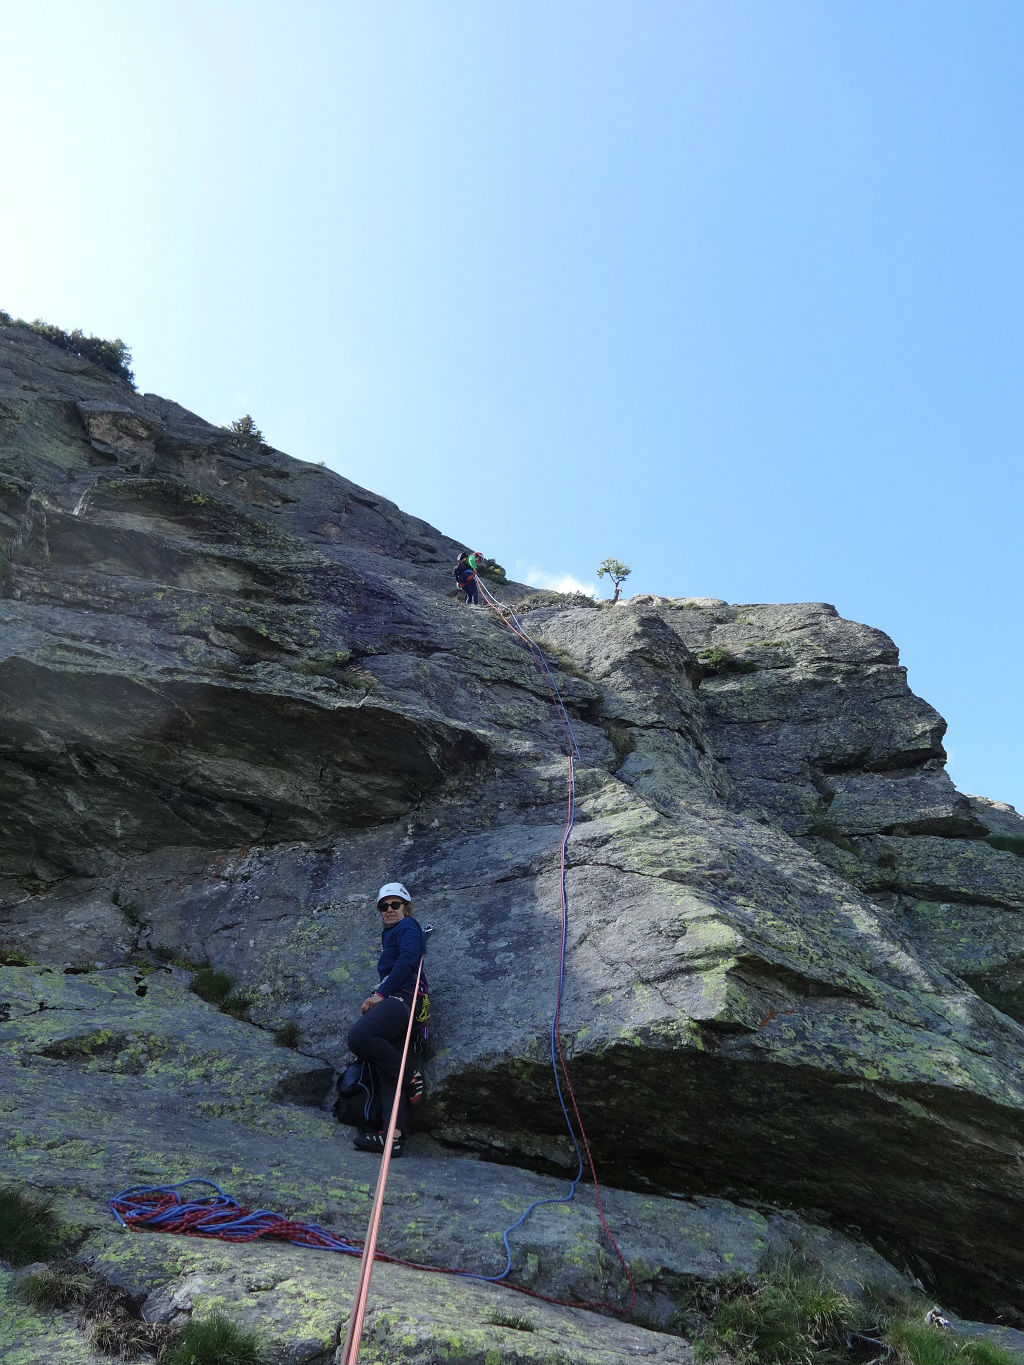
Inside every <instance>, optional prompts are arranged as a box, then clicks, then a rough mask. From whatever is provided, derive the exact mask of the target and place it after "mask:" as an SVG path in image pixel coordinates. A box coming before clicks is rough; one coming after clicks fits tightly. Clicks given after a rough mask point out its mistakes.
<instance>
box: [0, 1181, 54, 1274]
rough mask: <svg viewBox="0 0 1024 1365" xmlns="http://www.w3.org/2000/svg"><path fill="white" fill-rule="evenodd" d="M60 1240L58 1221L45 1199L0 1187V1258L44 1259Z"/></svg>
mask: <svg viewBox="0 0 1024 1365" xmlns="http://www.w3.org/2000/svg"><path fill="white" fill-rule="evenodd" d="M60 1242H61V1231H60V1223H59V1222H58V1220H57V1216H56V1214H55V1213H54V1212H53V1208H52V1206H51V1204H50V1201H49V1200H48V1199H43V1198H40V1197H39V1196H38V1195H35V1194H27V1193H26V1192H24V1191H23V1190H16V1189H14V1188H13V1186H10V1185H7V1186H4V1187H0V1260H4V1261H7V1262H8V1263H9V1264H10V1265H29V1264H31V1262H32V1261H44V1260H46V1258H47V1257H48V1256H49V1255H50V1254H51V1253H52V1252H53V1251H54V1250H55V1249H56V1248H57V1247H58V1246H59V1245H60Z"/></svg>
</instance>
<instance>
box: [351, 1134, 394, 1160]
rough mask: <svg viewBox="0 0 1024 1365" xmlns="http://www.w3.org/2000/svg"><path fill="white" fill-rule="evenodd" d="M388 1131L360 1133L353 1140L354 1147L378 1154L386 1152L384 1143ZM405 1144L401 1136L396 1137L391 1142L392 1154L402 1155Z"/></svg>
mask: <svg viewBox="0 0 1024 1365" xmlns="http://www.w3.org/2000/svg"><path fill="white" fill-rule="evenodd" d="M386 1139H387V1133H360V1134H359V1136H358V1137H357V1138H355V1139H354V1140H353V1142H352V1146H353V1147H357V1148H358V1149H359V1151H361V1152H376V1153H377V1155H378V1156H382V1155H383V1154H384V1143H385V1140H386ZM403 1150H404V1144H403V1142H402V1139H401V1138H400V1137H396V1138H394V1139H393V1140H392V1143H391V1155H392V1156H393V1157H396V1156H401V1155H402V1151H403Z"/></svg>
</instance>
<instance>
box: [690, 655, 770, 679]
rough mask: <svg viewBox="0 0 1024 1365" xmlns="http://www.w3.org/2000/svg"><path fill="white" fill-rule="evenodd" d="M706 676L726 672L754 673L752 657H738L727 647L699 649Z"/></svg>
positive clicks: (698, 656)
mask: <svg viewBox="0 0 1024 1365" xmlns="http://www.w3.org/2000/svg"><path fill="white" fill-rule="evenodd" d="M697 658H698V659H699V660H700V661H701V665H702V667H703V669H704V674H705V676H706V677H711V678H720V677H723V676H724V675H725V674H727V673H756V672H757V664H756V663H755V662H754V660H753V659H740V658H738V657H737V656H736V655H735V654H732V653H730V652H729V650H727V649H701V650H698V652H697Z"/></svg>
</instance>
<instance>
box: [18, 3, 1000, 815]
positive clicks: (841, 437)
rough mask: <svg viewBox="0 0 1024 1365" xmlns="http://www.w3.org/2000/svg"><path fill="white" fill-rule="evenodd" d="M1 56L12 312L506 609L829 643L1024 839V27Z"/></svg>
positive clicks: (236, 31)
mask: <svg viewBox="0 0 1024 1365" xmlns="http://www.w3.org/2000/svg"><path fill="white" fill-rule="evenodd" d="M4 26H5V47H6V50H7V53H8V59H7V62H6V63H5V102H6V107H7V109H8V111H9V114H10V112H11V111H16V112H17V120H16V126H17V133H16V134H14V135H12V134H11V133H10V132H9V135H8V137H7V139H5V148H4V158H3V161H4V166H3V178H4V205H3V209H2V211H0V307H2V308H6V309H7V310H8V311H10V312H13V313H16V314H20V315H23V316H27V317H37V316H39V317H43V318H45V319H47V320H48V321H52V322H56V323H58V324H60V325H62V326H64V327H68V328H71V327H76V326H79V327H82V328H83V329H85V330H86V331H90V332H95V333H96V334H98V335H102V336H115V335H118V336H121V337H123V338H124V339H125V340H126V341H127V342H128V344H129V345H130V346H131V348H132V351H133V354H134V365H135V372H136V377H137V379H138V382H139V386H140V388H142V389H145V390H150V391H155V392H158V393H161V394H164V395H165V396H167V397H171V398H175V399H176V400H177V401H179V402H181V403H184V404H185V405H186V406H188V407H190V408H193V409H194V410H195V411H197V412H199V413H201V414H202V415H203V416H205V417H207V418H209V419H210V420H212V421H215V422H227V421H229V420H231V419H232V418H234V417H237V416H240V415H241V414H242V413H245V412H250V413H251V414H252V415H253V417H254V418H255V419H256V421H257V423H258V424H259V425H260V427H261V428H262V429H263V431H264V433H265V434H266V436H267V438H268V439H269V440H270V441H272V442H273V444H275V445H277V446H279V447H280V448H281V449H283V450H286V451H288V452H289V453H291V454H293V455H296V456H298V457H299V458H302V459H310V460H319V459H322V460H324V461H326V463H327V464H328V465H330V466H331V467H333V468H335V469H338V470H339V471H340V472H342V473H343V474H345V475H346V476H347V477H349V478H352V479H355V480H356V481H358V482H359V483H362V484H365V485H367V486H369V487H371V488H373V489H375V490H377V491H378V492H381V493H383V494H385V495H386V496H388V497H390V498H392V499H394V500H395V501H396V502H398V503H399V504H400V505H401V506H402V507H404V508H405V509H406V510H408V511H410V512H413V513H416V514H417V515H419V516H423V517H425V518H427V520H429V521H431V522H433V523H434V524H435V525H437V526H439V527H440V528H441V529H443V530H444V531H446V532H447V533H449V534H450V535H453V536H455V537H457V538H465V539H467V540H471V541H473V542H475V543H476V544H478V545H479V546H480V547H481V548H482V549H484V550H485V552H487V553H489V554H491V555H493V556H494V557H495V558H497V559H498V560H499V561H500V562H501V563H502V564H504V565H505V567H506V568H507V569H508V570H509V571H510V572H511V573H513V574H514V575H515V576H517V577H521V578H526V577H527V576H529V575H531V574H533V575H534V577H535V578H536V579H537V581H555V580H558V579H561V578H562V577H565V576H568V577H570V578H573V579H575V580H577V581H580V582H582V583H585V584H586V583H593V582H594V581H595V579H594V569H595V567H596V565H597V564H598V563H599V562H600V560H601V559H603V558H604V557H605V556H606V555H609V554H610V555H614V556H616V557H618V558H620V559H624V560H626V561H628V562H629V563H630V564H631V565H632V566H633V575H632V577H631V578H630V580H629V582H628V584H627V587H628V588H629V589H631V590H632V591H635V592H658V593H664V594H668V595H672V596H677V595H706V596H714V597H724V598H727V599H728V600H730V601H737V602H752V601H804V600H815V601H817V600H824V601H828V602H832V603H834V604H835V606H836V607H837V608H838V609H839V611H840V612H841V613H842V614H843V615H844V616H848V617H852V618H853V619H856V620H860V621H866V622H868V623H870V624H872V625H875V626H879V627H881V628H882V629H884V630H886V631H888V632H889V633H890V634H891V635H892V636H893V638H894V639H895V640H896V642H897V644H898V645H899V646H900V649H901V652H902V657H903V662H904V663H905V664H906V665H907V667H908V669H909V676H910V682H911V685H912V686H913V687H914V689H915V690H916V691H917V692H919V693H920V694H921V695H922V696H924V697H926V698H927V699H928V700H929V701H930V702H932V703H933V704H934V705H935V706H937V707H938V709H939V710H940V711H941V712H942V713H943V715H945V716H946V718H947V720H948V721H949V723H950V729H949V733H948V735H947V747H948V749H949V752H950V771H951V772H952V774H953V777H954V779H955V780H956V781H957V783H958V785H959V786H960V787H961V788H962V789H963V790H966V791H969V792H974V793H979V794H985V795H988V796H992V797H995V798H997V799H1000V800H1006V801H1011V802H1013V803H1014V804H1016V805H1017V806H1018V807H1020V808H1021V809H1024V776H1022V770H1024V738H1022V727H1021V725H1020V719H1019V717H1020V700H1019V692H1020V687H1019V683H1018V678H1019V676H1020V673H1021V665H1022V658H1021V655H1022V643H1021V630H1020V620H1019V618H1020V610H1019V605H1018V602H1019V584H1020V580H1021V567H1022V565H1021V559H1022V553H1021V536H1020V530H1019V523H1020V518H1021V506H1022V496H1021V495H1022V491H1024V489H1022V483H1024V476H1022V472H1021V461H1020V450H1021V436H1022V425H1024V415H1022V410H1021V400H1020V392H1021V383H1020V380H1021V370H1022V360H1024V307H1022V303H1024V299H1022V293H1024V277H1022V272H1021V243H1022V241H1024V221H1022V220H1024V190H1022V185H1024V180H1022V176H1021V147H1022V124H1024V96H1022V93H1021V92H1022V82H1021V79H1020V69H1021V59H1022V47H1024V42H1022V40H1024V9H1022V7H1021V6H1020V5H1019V4H1018V3H1016V0H1014V3H1003V2H1002V0H985V3H983V4H967V3H963V2H962V0H958V2H957V3H955V4H954V3H944V2H943V0H928V3H914V0H907V2H905V3H900V4H897V5H894V4H892V3H891V2H887V3H878V2H876V0H856V3H854V0H848V2H846V3H841V2H840V0H820V3H811V2H810V0H732V2H731V3H730V0H709V2H708V3H703V2H693V3H689V2H687V0H671V3H662V2H661V0H628V3H627V2H626V0H623V2H622V3H616V4H609V3H601V0H586V3H584V2H583V0H579V3H560V2H559V0H516V3H515V4H512V3H499V0H494V2H493V3H486V2H485V0H474V2H473V3H461V0H446V2H445V3H414V0H407V2H406V3H401V4H399V3H390V2H389V0H374V3H369V2H368V0H367V2H366V3H363V4H360V5H354V4H348V3H343V2H340V3H319V2H317V0H306V2H305V3H303V0H299V3H295V4H292V5H291V6H289V7H287V8H286V7H285V6H282V5H281V4H279V3H274V4H269V3H262V0H246V3H240V2H239V3H229V2H228V0H222V2H221V3H218V2H217V0H208V2H207V3H199V2H198V0H176V3H174V4H167V3H163V0H147V3H146V4H145V5H140V4H138V3H136V0H131V2H130V3H129V2H128V0H124V2H123V3H113V2H112V0H90V3H89V4H88V5H83V4H81V3H80V0H74V3H65V2H64V0H39V3H37V4H35V5H33V6H17V7H14V6H11V7H9V11H8V12H7V13H6V14H5V19H4ZM9 121H10V120H9ZM13 126H14V125H13V124H12V127H13Z"/></svg>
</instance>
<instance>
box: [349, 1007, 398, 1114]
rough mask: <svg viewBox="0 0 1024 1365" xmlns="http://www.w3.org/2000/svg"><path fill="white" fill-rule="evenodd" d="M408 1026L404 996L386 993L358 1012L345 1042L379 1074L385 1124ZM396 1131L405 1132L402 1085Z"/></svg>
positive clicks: (392, 1101) (396, 1081)
mask: <svg viewBox="0 0 1024 1365" xmlns="http://www.w3.org/2000/svg"><path fill="white" fill-rule="evenodd" d="M408 1027H409V1006H408V1005H407V1004H406V1003H405V1001H404V1000H398V999H397V998H396V997H395V996H388V998H387V999H386V1000H382V1001H381V1002H380V1004H379V1005H374V1007H373V1009H372V1010H367V1011H366V1013H365V1014H362V1015H360V1016H359V1018H358V1019H357V1020H356V1022H355V1023H354V1024H353V1025H352V1027H351V1028H350V1029H349V1031H348V1045H349V1047H350V1048H351V1049H352V1051H353V1052H354V1053H355V1055H356V1056H357V1057H361V1058H363V1059H364V1060H365V1061H368V1062H369V1063H370V1065H371V1066H373V1067H375V1068H376V1070H377V1074H378V1075H379V1077H380V1100H381V1105H382V1107H383V1111H384V1127H385V1129H386V1128H387V1125H388V1122H389V1120H390V1118H391V1106H392V1105H393V1104H394V1102H395V1087H396V1086H398V1083H399V1075H398V1073H399V1069H400V1067H401V1065H402V1048H403V1046H404V1044H405V1030H406V1029H407V1028H408ZM399 1089H400V1091H401V1097H400V1099H399V1101H398V1123H397V1127H398V1131H399V1132H401V1133H404V1132H406V1126H405V1120H406V1100H405V1087H404V1086H400V1087H399Z"/></svg>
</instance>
